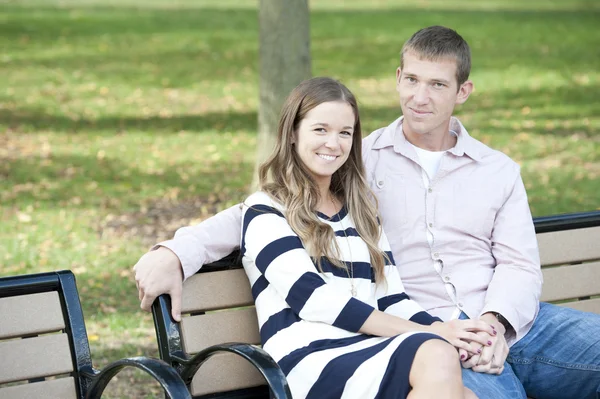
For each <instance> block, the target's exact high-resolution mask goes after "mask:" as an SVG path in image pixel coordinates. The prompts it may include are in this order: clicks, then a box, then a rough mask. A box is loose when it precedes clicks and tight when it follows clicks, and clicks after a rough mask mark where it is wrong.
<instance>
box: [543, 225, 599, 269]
mask: <svg viewBox="0 0 600 399" xmlns="http://www.w3.org/2000/svg"><path fill="white" fill-rule="evenodd" d="M598 237H600V226H598V227H587V228H583V229H576V230H564V231H555V232H551V233H541V234H538V235H537V239H538V245H539V247H540V257H541V261H542V265H544V266H546V265H560V264H563V263H576V262H584V261H591V260H596V259H600V245H598Z"/></svg>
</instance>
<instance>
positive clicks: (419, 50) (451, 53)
mask: <svg viewBox="0 0 600 399" xmlns="http://www.w3.org/2000/svg"><path fill="white" fill-rule="evenodd" d="M407 52H413V53H415V54H416V55H417V56H418V57H420V58H423V59H425V60H428V61H438V60H441V59H444V58H454V59H455V60H456V80H457V82H458V85H459V86H460V85H461V84H463V83H465V82H466V81H467V79H469V73H471V49H470V48H469V45H468V44H467V42H466V41H465V39H463V38H462V36H461V35H459V34H458V33H456V31H455V30H452V29H450V28H446V27H444V26H430V27H427V28H423V29H421V30H419V31H418V32H416V33H415V34H414V35H412V36H411V38H410V39H408V41H407V42H406V43H404V46H402V53H401V55H400V68H401V69H403V68H404V54H406V53H407Z"/></svg>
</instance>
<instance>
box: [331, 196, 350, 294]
mask: <svg viewBox="0 0 600 399" xmlns="http://www.w3.org/2000/svg"><path fill="white" fill-rule="evenodd" d="M330 198H331V203H332V204H333V209H334V210H335V209H337V207H336V206H335V201H334V200H333V197H330ZM337 217H338V222H339V223H340V226H341V227H342V231H343V232H344V237H345V238H346V245H347V246H348V252H349V253H350V268H348V267H346V273H347V274H348V279H349V280H350V294H352V296H353V297H356V287H355V286H354V265H353V263H352V247H351V246H350V243H349V242H348V235H347V234H346V229H345V228H344V224H343V223H342V218H341V216H340V214H339V213H338V214H337ZM348 269H349V270H348Z"/></svg>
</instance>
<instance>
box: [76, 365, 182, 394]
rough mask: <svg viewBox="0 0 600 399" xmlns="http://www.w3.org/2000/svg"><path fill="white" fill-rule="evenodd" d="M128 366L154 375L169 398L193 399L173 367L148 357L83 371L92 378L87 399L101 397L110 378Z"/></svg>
mask: <svg viewBox="0 0 600 399" xmlns="http://www.w3.org/2000/svg"><path fill="white" fill-rule="evenodd" d="M126 367H134V368H137V369H140V370H143V371H145V372H146V373H147V374H149V375H150V376H152V378H154V379H155V380H156V381H158V383H159V384H160V386H161V387H162V388H163V389H164V391H165V394H166V397H167V398H170V399H192V396H191V395H190V392H189V390H188V388H187V386H186V385H185V383H184V382H183V380H182V379H181V377H180V376H179V374H177V372H176V371H175V369H173V367H171V366H169V364H167V363H166V362H164V361H162V360H158V359H153V358H148V357H131V358H125V359H121V360H117V361H116V362H112V363H110V364H109V365H108V366H106V367H105V368H103V369H102V370H99V371H98V370H86V371H84V372H82V374H84V376H85V377H87V378H88V379H89V380H90V382H89V389H88V393H87V395H86V399H95V398H100V397H101V396H102V392H104V389H105V388H106V386H107V385H108V383H109V382H110V380H111V379H112V378H113V377H114V376H115V375H117V374H118V373H119V372H120V371H121V370H123V369H124V368H126Z"/></svg>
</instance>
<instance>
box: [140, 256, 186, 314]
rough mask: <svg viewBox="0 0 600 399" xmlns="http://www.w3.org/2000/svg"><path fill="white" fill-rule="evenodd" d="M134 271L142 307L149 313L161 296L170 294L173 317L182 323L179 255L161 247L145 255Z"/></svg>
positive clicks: (181, 284)
mask: <svg viewBox="0 0 600 399" xmlns="http://www.w3.org/2000/svg"><path fill="white" fill-rule="evenodd" d="M133 270H134V272H135V284H136V286H137V289H138V294H139V298H140V301H141V304H140V307H141V308H142V309H143V310H145V311H147V312H149V311H150V308H151V307H152V303H153V302H154V300H155V299H156V298H157V297H158V296H159V295H161V294H169V296H170V297H171V315H172V316H173V319H175V320H176V321H181V295H182V292H183V270H182V268H181V262H180V261H179V258H178V257H177V255H175V254H174V253H173V252H172V251H171V250H170V249H168V248H165V247H160V248H158V249H156V250H155V251H150V252H148V253H145V254H144V255H143V256H142V257H141V258H140V260H138V262H137V263H136V264H135V266H133Z"/></svg>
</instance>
